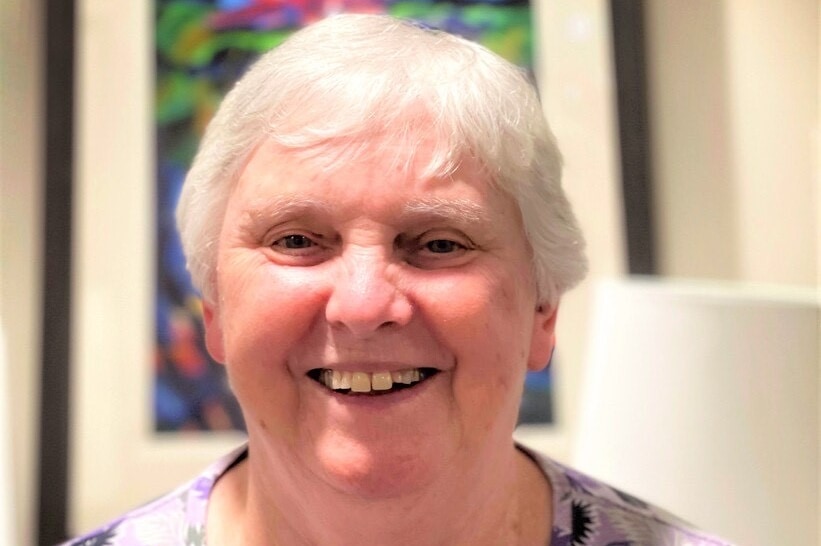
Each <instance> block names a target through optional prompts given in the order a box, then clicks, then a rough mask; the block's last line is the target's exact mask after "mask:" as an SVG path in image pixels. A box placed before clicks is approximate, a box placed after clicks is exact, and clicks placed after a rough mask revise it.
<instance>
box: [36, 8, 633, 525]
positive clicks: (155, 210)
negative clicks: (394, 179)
mask: <svg viewBox="0 0 821 546" xmlns="http://www.w3.org/2000/svg"><path fill="white" fill-rule="evenodd" d="M286 4H287V5H291V4H293V6H296V8H292V9H290V10H285V11H282V12H279V11H276V10H274V9H273V8H272V7H271V6H274V5H286ZM325 4H327V5H331V4H333V6H336V7H340V6H343V5H344V6H351V7H354V6H355V7H356V9H366V10H378V11H387V12H389V13H394V14H397V15H403V16H409V17H415V18H419V19H422V20H423V22H424V23H425V24H430V25H432V26H440V27H444V28H446V29H448V30H451V31H457V32H458V31H461V33H463V34H465V33H470V32H474V31H476V29H479V30H478V34H475V36H479V37H480V38H481V39H482V40H488V41H489V42H490V43H488V45H490V46H491V47H493V48H494V49H497V51H499V49H498V48H499V47H501V46H499V44H508V45H507V46H504V47H510V48H512V49H511V51H514V52H517V53H511V52H510V51H509V52H508V53H507V54H506V56H509V55H511V54H513V58H514V60H516V61H517V62H522V63H524V64H525V65H528V66H533V68H534V71H535V72H536V73H537V74H538V73H552V74H553V76H554V77H555V79H548V80H547V81H548V84H547V85H546V86H542V94H543V97H544V101H545V108H546V109H547V110H548V118H549V119H550V121H551V124H552V125H553V128H554V130H555V131H556V133H557V135H558V138H559V140H560V141H561V142H563V149H564V153H565V158H566V163H567V165H568V169H567V173H568V175H570V176H575V177H578V181H577V183H576V187H577V189H576V190H575V191H577V192H580V193H581V194H582V195H586V194H589V193H593V194H596V195H605V196H610V195H617V191H616V190H615V189H611V187H610V186H611V185H615V183H616V180H617V178H616V173H615V171H614V170H613V165H614V164H615V161H614V158H615V155H616V153H617V152H616V149H615V147H614V146H613V143H612V142H611V141H610V140H609V139H608V138H607V135H610V134H612V127H611V124H612V123H613V119H614V115H613V111H612V108H613V106H612V102H611V101H610V94H609V92H610V89H609V87H608V83H607V82H611V81H612V79H611V67H610V64H609V62H610V60H609V59H610V57H609V56H608V51H609V49H608V48H609V42H608V39H609V34H608V29H609V26H608V25H609V20H608V15H607V13H606V11H605V8H606V6H602V4H601V3H600V2H595V1H592V0H590V1H584V2H579V1H578V0H555V1H554V2H550V3H549V4H550V6H549V9H548V8H546V7H545V5H544V4H542V3H534V4H533V5H532V6H531V5H529V4H528V3H527V2H516V1H513V2H505V1H487V2H468V1H457V0H454V1H451V2H437V1H424V2H422V1H420V2H411V1H406V2H388V1H385V2H373V1H370V2H368V1H364V0H362V1H354V0H350V1H349V2H344V1H343V0H338V1H336V2H324V3H323V2H319V1H310V0H304V1H302V2H293V3H287V2H276V1H274V0H267V1H262V0H259V1H253V2H250V1H249V2H245V1H240V0H233V1H232V0H220V1H216V0H215V1H194V0H187V1H185V2H182V1H174V0H159V1H158V2H157V3H156V4H155V3H154V2H150V1H148V0H144V1H136V2H118V3H115V2H110V0H79V1H78V12H77V18H78V29H80V30H79V32H78V42H77V58H78V63H77V67H76V70H77V72H76V76H77V78H76V79H77V82H78V94H77V100H76V104H77V130H76V150H77V151H76V162H75V165H76V176H75V195H76V196H77V198H76V202H75V211H74V236H75V247H74V254H73V259H74V277H73V278H74V281H73V282H74V287H73V294H74V296H73V298H74V299H73V304H72V310H71V322H72V339H73V345H72V349H71V362H72V374H71V375H72V379H71V384H70V394H71V400H72V404H71V429H70V446H71V447H70V468H69V498H70V502H69V506H68V512H69V531H70V532H78V531H81V530H85V529H90V528H92V527H94V526H95V525H98V524H100V523H101V522H103V521H106V520H108V519H110V518H112V517H114V516H115V515H117V514H118V513H121V512H123V511H124V510H126V509H128V508H129V507H132V506H134V505H136V504H139V503H141V502H143V501H145V500H146V499H150V498H153V497H155V496H157V495H158V494H160V493H162V492H163V491H166V490H168V489H169V488H170V487H172V486H174V485H176V484H178V483H180V482H182V481H183V480H184V479H186V478H187V477H190V476H192V475H194V474H195V473H196V472H198V471H199V470H201V469H202V468H203V467H204V466H205V465H207V464H208V463H209V462H210V461H212V460H213V459H215V458H216V457H218V456H219V455H221V454H223V453H225V452H227V451H228V450H230V449H232V448H233V447H235V446H236V445H237V444H239V443H240V442H242V441H243V438H244V434H243V432H242V431H241V426H242V425H241V419H239V415H238V411H237V408H236V407H235V406H232V402H231V400H230V397H226V391H225V384H224V379H223V378H221V377H220V372H219V370H220V368H219V367H216V366H215V365H213V363H211V362H210V361H208V360H207V354H206V353H205V351H204V347H203V346H202V342H201V340H200V338H199V337H198V336H201V327H200V326H199V325H198V320H199V308H198V304H197V302H196V298H195V295H194V293H193V291H192V290H191V286H190V282H189V281H188V280H187V276H185V275H184V274H183V268H182V261H181V256H180V253H179V247H178V246H175V245H178V243H177V242H176V240H175V237H176V236H175V235H174V231H173V228H172V226H173V223H172V222H171V213H170V211H171V210H172V208H173V204H174V202H175V199H176V193H177V192H178V190H179V183H180V181H181V180H182V176H183V173H184V172H185V169H186V167H187V164H188V162H189V161H190V159H191V156H192V153H193V150H194V149H195V145H196V139H197V138H198V136H199V134H200V132H201V131H202V128H203V126H204V123H205V121H206V120H207V119H208V117H209V116H210V114H211V113H212V112H213V108H214V107H215V105H216V104H217V102H218V100H219V97H220V96H221V94H222V93H224V92H225V89H226V87H227V86H228V85H230V83H229V82H231V81H233V78H235V77H236V75H238V74H239V73H240V72H241V71H242V70H243V68H244V67H245V66H246V65H247V62H248V61H249V60H250V59H251V58H253V57H254V55H256V54H258V53H259V51H261V50H263V49H267V48H269V47H271V46H272V45H275V44H276V43H278V41H281V40H282V39H283V38H284V37H285V35H287V33H288V32H290V31H291V30H292V29H293V28H295V27H296V26H299V24H302V23H304V22H307V21H310V20H311V18H312V17H315V16H317V15H316V14H317V13H318V12H317V11H312V10H318V9H319V7H318V6H320V5H323V6H325ZM323 9H328V7H327V6H325V7H324V8H323ZM488 14H497V15H493V16H491V15H488ZM498 14H502V15H498ZM203 21H207V22H208V24H209V25H211V26H210V27H207V28H205V30H203V27H202V23H203ZM499 21H506V23H505V25H503V27H504V28H501V29H500V28H496V27H494V25H497V24H499ZM209 29H210V30H209ZM511 29H512V30H511ZM526 29H535V30H531V31H529V32H530V34H528V32H527V31H526ZM580 29H581V30H580ZM155 32H156V34H155ZM580 32H581V34H579V33H580ZM506 33H507V35H509V36H508V38H507V39H502V38H503V37H504V36H506ZM585 33H586V34H585ZM511 36H512V38H511ZM494 42H498V43H496V44H495V45H494ZM509 44H513V45H512V46H511V45H509ZM534 46H535V47H534ZM548 46H549V47H548ZM532 51H536V52H538V53H539V54H536V55H531V52H532ZM502 53H503V54H505V52H504V51H502ZM566 63H574V64H573V66H575V67H576V68H574V69H572V70H571V69H569V68H568V69H567V71H566V72H562V70H563V68H562V67H563V66H564V65H565V64H566ZM568 66H569V65H568ZM574 70H575V72H574ZM557 71H558V72H557ZM203 78H204V79H203ZM551 81H555V82H557V83H561V85H557V86H556V87H555V88H552V87H551V85H550V82H551ZM591 82H592V85H589V84H591ZM577 88H583V89H584V90H585V93H587V95H586V97H585V98H586V99H587V100H586V102H584V104H582V105H581V107H582V108H583V110H582V111H579V107H578V106H574V104H575V103H572V104H568V103H567V101H575V100H576V98H574V97H577V95H574V94H573V93H574V91H573V90H574V89H577ZM565 143H567V145H565ZM580 163H585V164H586V165H588V167H589V169H588V170H587V171H580V170H578V167H577V166H578V165H579V164H580ZM600 188H603V190H602V191H599V189H600ZM569 191H570V192H571V199H572V198H573V196H572V191H571V190H570V189H569ZM618 206H619V205H618V201H617V200H615V199H614V200H612V202H611V201H608V202H607V203H606V204H602V203H601V202H600V201H599V202H597V203H596V206H595V207H594V208H590V209H585V207H584V205H583V206H582V207H581V208H579V207H578V206H577V213H578V215H579V217H580V219H581V221H582V223H583V225H584V224H585V222H586V220H587V219H590V218H595V221H596V222H597V223H598V225H597V227H596V228H595V229H596V230H597V232H598V233H599V234H600V235H599V236H596V234H595V233H594V238H593V240H594V241H595V246H596V247H599V246H602V247H604V248H607V249H611V248H620V242H619V241H618V237H619V235H618V234H619V233H620V228H619V226H618V225H613V222H611V219H616V218H618V212H617V211H618ZM611 208H612V210H611ZM604 209H606V210H607V211H609V212H607V214H603V213H602V210H604ZM585 230H586V231H587V232H588V238H590V235H591V234H590V230H589V228H588V227H587V226H585ZM601 241H605V242H604V243H603V244H602V243H601ZM614 252H615V251H614ZM611 262H612V263H614V264H618V259H617V258H611V257H609V256H606V257H605V263H608V264H609V263H611ZM617 267H618V266H617V265H616V266H614V268H617ZM584 304H585V297H584V293H583V292H582V293H581V295H580V296H573V297H571V298H568V301H567V303H566V304H563V312H564V314H565V317H566V318H565V319H563V320H565V324H566V325H567V326H566V328H567V330H566V331H567V333H566V334H563V337H562V335H560V338H562V339H563V341H564V343H563V344H562V345H561V346H560V349H561V350H560V351H557V358H558V359H559V360H558V361H557V363H558V364H560V367H559V371H560V372H561V373H557V374H556V375H555V376H554V377H550V376H544V375H542V376H538V377H534V378H531V379H529V386H530V388H531V389H534V390H540V389H541V390H542V391H544V390H545V389H547V390H550V389H551V384H552V383H557V384H558V388H557V392H558V393H559V394H560V397H559V399H558V401H557V402H556V403H555V404H554V405H553V406H552V410H555V411H551V413H552V415H558V416H559V417H560V420H559V423H562V422H567V421H569V420H571V419H572V415H571V414H570V413H569V411H568V410H567V409H566V408H569V407H571V406H572V400H573V394H572V393H573V386H574V382H575V379H573V377H574V376H573V373H575V372H573V371H572V370H574V367H573V366H574V365H575V363H576V362H577V361H580V360H581V349H580V347H581V346H582V344H583V332H584V326H585V315H584V312H583V310H582V309H583V308H584ZM565 363H568V364H567V365H565ZM565 386H569V387H570V388H569V389H565ZM551 392H552V391H551ZM537 398H538V396H537ZM46 403H47V401H46ZM537 409H538V408H537ZM534 415H538V413H536V414H534ZM525 420H526V419H525V418H524V417H523V421H525ZM535 420H536V421H537V422H543V421H544V419H543V418H538V417H537V418H536V419H535ZM518 434H519V437H520V438H521V439H524V440H525V441H528V442H529V443H531V444H533V445H536V446H537V447H541V448H543V449H548V450H549V451H552V452H553V453H555V454H557V455H558V457H559V458H566V456H565V454H566V451H565V450H566V446H567V436H566V431H565V428H564V426H563V425H561V424H560V425H559V426H556V425H554V426H552V427H545V426H543V425H535V426H534V425H525V426H523V427H521V430H520V431H519V433H518Z"/></svg>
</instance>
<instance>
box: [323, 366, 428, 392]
mask: <svg viewBox="0 0 821 546" xmlns="http://www.w3.org/2000/svg"><path fill="white" fill-rule="evenodd" d="M438 373H439V370H437V369H436V368H408V369H405V370H398V371H392V372H374V373H370V372H350V371H340V370H330V369H328V368H314V369H313V370H311V371H309V372H308V377H310V378H311V379H313V380H314V381H316V382H317V383H319V384H320V385H322V386H324V387H325V388H327V389H329V390H332V391H334V392H337V393H340V394H346V395H352V396H353V395H358V396H361V395H366V396H381V395H384V394H390V393H393V392H398V391H401V390H405V389H410V388H413V387H414V386H416V385H419V384H420V383H422V382H424V381H425V380H427V379H430V378H431V377H433V376H434V375H436V374H438Z"/></svg>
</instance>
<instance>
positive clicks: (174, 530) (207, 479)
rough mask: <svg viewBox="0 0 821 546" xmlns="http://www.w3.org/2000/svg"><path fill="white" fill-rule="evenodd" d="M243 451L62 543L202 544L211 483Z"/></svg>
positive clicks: (117, 545) (108, 545) (78, 545)
mask: <svg viewBox="0 0 821 546" xmlns="http://www.w3.org/2000/svg"><path fill="white" fill-rule="evenodd" d="M246 453H247V447H246V446H243V447H241V448H239V449H237V450H235V451H233V452H232V453H230V454H228V455H226V456H224V457H222V458H220V459H219V460H218V461H216V462H214V463H213V464H211V465H210V466H209V467H208V468H207V469H206V470H205V471H204V472H202V473H201V474H200V475H198V476H197V477H196V478H194V479H193V480H191V481H189V482H187V483H185V484H183V485H182V486H180V487H178V488H176V489H175V490H173V491H172V492H170V493H168V494H166V495H164V496H162V497H160V498H158V499H156V500H154V501H152V502H150V503H148V504H145V505H143V506H141V507H140V508H137V509H135V510H132V511H130V512H127V513H126V514H123V515H122V516H120V517H119V518H117V519H115V520H113V521H111V522H109V523H107V524H106V525H103V526H102V527H100V528H98V529H97V530H95V531H93V532H91V533H88V534H86V535H83V536H81V537H78V538H75V539H72V540H69V541H68V542H65V543H64V544H63V545H62V546H143V545H146V546H147V545H154V544H164V545H169V546H172V545H173V546H177V545H180V546H199V545H203V544H205V516H206V514H207V511H208V498H209V496H210V493H211V490H212V489H213V486H214V483H215V482H216V481H217V479H218V478H219V477H220V476H222V475H223V474H224V473H225V472H226V471H227V470H228V469H229V468H231V467H232V466H233V465H234V464H236V463H237V462H239V461H240V460H242V459H243V458H244V457H245V455H246Z"/></svg>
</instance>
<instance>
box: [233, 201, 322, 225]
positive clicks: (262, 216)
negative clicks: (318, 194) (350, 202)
mask: <svg viewBox="0 0 821 546" xmlns="http://www.w3.org/2000/svg"><path fill="white" fill-rule="evenodd" d="M332 211H333V205H332V204H331V203H328V202H327V201H322V200H320V199H312V198H309V197H305V196H303V195H279V196H277V197H274V198H265V199H259V200H257V201H255V202H253V203H252V204H251V206H250V207H248V209H247V210H245V212H244V213H243V222H242V225H243V226H245V227H253V226H256V225H258V224H259V223H260V222H267V221H268V220H269V219H270V218H294V217H298V216H302V215H305V214H308V213H311V214H316V213H319V214H323V215H324V214H330V213H331V212H332Z"/></svg>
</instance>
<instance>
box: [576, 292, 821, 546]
mask: <svg viewBox="0 0 821 546" xmlns="http://www.w3.org/2000/svg"><path fill="white" fill-rule="evenodd" d="M594 302H595V303H594V305H595V307H594V314H593V317H594V318H593V324H592V332H591V335H592V337H591V344H590V347H589V352H588V358H587V362H586V366H587V367H586V380H585V383H584V385H583V392H582V408H581V411H580V416H581V417H580V422H579V427H578V429H577V431H576V432H577V435H576V441H575V446H574V448H575V449H574V455H573V460H574V465H575V466H576V467H578V468H579V469H581V470H584V471H586V472H589V473H590V474H593V475H594V476H597V477H599V478H601V479H603V480H605V481H608V482H610V483H611V484H613V485H615V486H617V487H621V488H623V489H625V490H627V491H630V492H631V493H633V494H636V495H637V496H639V497H643V498H645V499H646V500H648V501H651V502H654V503H656V504H658V505H660V506H662V507H664V508H666V509H668V510H670V511H672V512H674V513H676V514H677V515H679V516H681V517H683V518H685V519H687V520H689V521H690V522H692V523H694V524H695V525H697V526H698V527H701V528H704V529H706V530H709V531H711V532H714V533H716V534H719V535H722V536H724V537H725V538H728V539H730V540H734V541H736V542H737V543H738V544H742V545H745V546H771V545H773V544H790V545H792V544H795V545H812V544H819V529H818V515H819V301H818V296H817V293H816V292H815V291H813V290H809V289H807V290H801V289H795V290H788V289H775V288H770V289H765V288H761V287H758V288H751V287H742V286H737V285H733V284H702V283H693V282H690V283H684V282H671V281H651V280H625V281H608V282H605V283H603V284H601V285H600V286H598V287H597V290H596V296H595V299H594Z"/></svg>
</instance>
